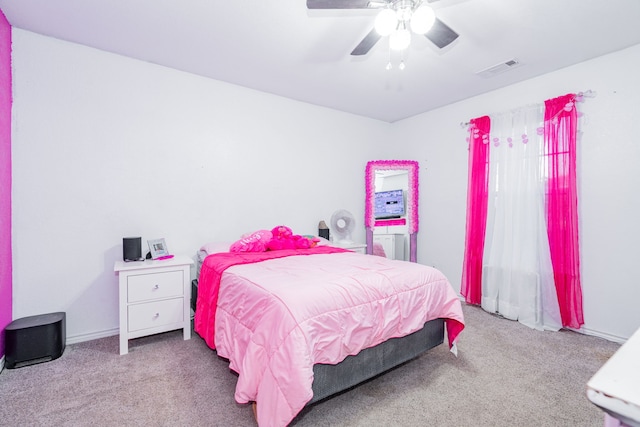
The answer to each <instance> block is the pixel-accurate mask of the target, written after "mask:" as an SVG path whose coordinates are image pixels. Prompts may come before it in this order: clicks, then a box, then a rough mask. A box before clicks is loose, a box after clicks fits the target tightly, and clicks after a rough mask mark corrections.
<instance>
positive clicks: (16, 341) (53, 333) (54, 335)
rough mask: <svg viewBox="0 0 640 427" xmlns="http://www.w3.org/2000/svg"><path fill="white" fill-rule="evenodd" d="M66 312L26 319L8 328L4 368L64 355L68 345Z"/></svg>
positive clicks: (14, 322) (18, 320)
mask: <svg viewBox="0 0 640 427" xmlns="http://www.w3.org/2000/svg"><path fill="white" fill-rule="evenodd" d="M66 335H67V330H66V314H65V313H64V312H58V313H49V314H41V315H38V316H29V317H23V318H22V319H16V320H14V321H13V322H11V323H10V324H9V325H8V326H7V328H6V329H5V352H6V354H5V362H6V364H5V366H6V367H7V368H9V369H13V368H21V367H23V366H28V365H34V364H36V363H41V362H48V361H50V360H54V359H57V358H58V357H60V356H62V353H63V352H64V348H65V345H66Z"/></svg>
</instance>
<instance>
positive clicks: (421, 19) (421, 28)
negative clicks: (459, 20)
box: [410, 4, 436, 34]
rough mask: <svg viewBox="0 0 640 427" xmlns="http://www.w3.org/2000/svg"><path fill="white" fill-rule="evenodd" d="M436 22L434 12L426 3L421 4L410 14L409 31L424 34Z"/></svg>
mask: <svg viewBox="0 0 640 427" xmlns="http://www.w3.org/2000/svg"><path fill="white" fill-rule="evenodd" d="M435 22H436V13H435V12H434V11H433V9H432V8H431V7H429V6H427V5H426V4H423V5H421V6H420V7H418V8H417V9H416V11H415V12H413V15H411V22H410V25H411V31H413V32H414V33H416V34H426V32H427V31H429V30H430V29H431V27H433V24H434V23H435Z"/></svg>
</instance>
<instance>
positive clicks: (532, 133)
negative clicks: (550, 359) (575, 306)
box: [481, 105, 562, 330]
mask: <svg viewBox="0 0 640 427" xmlns="http://www.w3.org/2000/svg"><path fill="white" fill-rule="evenodd" d="M543 123H544V105H536V106H529V107H524V108H521V109H518V110H517V111H511V112H508V113H502V114H498V115H492V116H491V135H490V141H489V143H490V144H491V146H490V148H489V153H490V154H489V159H490V160H489V201H488V211H487V230H486V243H485V249H484V263H483V274H482V302H481V305H482V308H483V309H484V310H486V311H489V312H492V313H499V314H500V315H502V316H504V317H506V318H508V319H512V320H518V321H519V322H521V323H522V324H524V325H527V326H529V327H531V328H535V329H538V330H544V329H549V330H558V329H560V327H561V326H562V322H561V318H560V310H559V307H558V298H557V295H556V290H555V285H554V279H553V268H552V265H551V255H550V253H549V240H548V237H547V227H546V224H545V193H544V191H545V190H544V181H543V179H544V164H545V163H544V157H543V155H544V135H543V128H542V126H543Z"/></svg>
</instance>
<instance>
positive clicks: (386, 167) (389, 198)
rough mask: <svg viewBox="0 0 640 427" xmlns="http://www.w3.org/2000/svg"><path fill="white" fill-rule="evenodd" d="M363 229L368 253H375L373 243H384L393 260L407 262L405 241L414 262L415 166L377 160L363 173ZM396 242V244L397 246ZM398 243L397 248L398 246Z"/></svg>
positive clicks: (415, 248)
mask: <svg viewBox="0 0 640 427" xmlns="http://www.w3.org/2000/svg"><path fill="white" fill-rule="evenodd" d="M365 187H366V196H365V227H366V232H367V253H368V254H373V253H374V235H375V236H376V237H375V239H377V240H378V241H382V240H381V239H386V240H387V244H388V246H387V248H388V249H385V251H387V250H391V251H393V254H392V255H391V256H390V254H389V253H385V255H386V256H388V257H390V258H394V259H406V258H407V257H406V256H405V255H404V246H405V244H404V241H405V238H408V242H409V257H408V259H409V261H411V262H416V260H417V247H416V243H417V233H418V162H416V161H413V160H376V161H371V162H369V163H367V168H366V172H365ZM396 241H397V242H396ZM398 243H399V244H398Z"/></svg>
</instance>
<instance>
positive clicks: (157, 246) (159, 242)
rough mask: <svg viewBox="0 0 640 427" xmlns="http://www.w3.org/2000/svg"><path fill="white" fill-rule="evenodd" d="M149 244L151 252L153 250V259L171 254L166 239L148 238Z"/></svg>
mask: <svg viewBox="0 0 640 427" xmlns="http://www.w3.org/2000/svg"><path fill="white" fill-rule="evenodd" d="M147 243H148V244H149V252H151V258H152V259H158V258H161V257H165V256H167V255H169V250H168V249H167V244H166V243H165V241H164V239H154V240H147Z"/></svg>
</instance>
